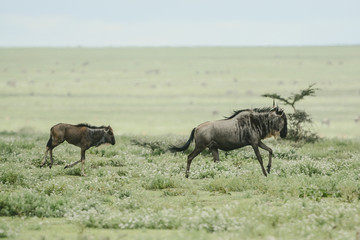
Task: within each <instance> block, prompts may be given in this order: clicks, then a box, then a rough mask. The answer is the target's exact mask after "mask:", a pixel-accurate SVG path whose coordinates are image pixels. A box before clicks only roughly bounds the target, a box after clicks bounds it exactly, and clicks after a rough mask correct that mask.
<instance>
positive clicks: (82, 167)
mask: <svg viewBox="0 0 360 240" xmlns="http://www.w3.org/2000/svg"><path fill="white" fill-rule="evenodd" d="M85 151H86V149H81V176H85V173H84V166H85Z"/></svg>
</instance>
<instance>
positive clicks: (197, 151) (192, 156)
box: [185, 146, 205, 178]
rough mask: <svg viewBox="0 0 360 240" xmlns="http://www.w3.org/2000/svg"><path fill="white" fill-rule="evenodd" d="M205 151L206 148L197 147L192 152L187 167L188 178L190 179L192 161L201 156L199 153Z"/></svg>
mask: <svg viewBox="0 0 360 240" xmlns="http://www.w3.org/2000/svg"><path fill="white" fill-rule="evenodd" d="M204 149H205V147H196V146H195V149H194V151H192V152H191V153H190V154H189V156H188V159H187V166H186V173H185V177H186V178H188V177H189V171H190V165H191V161H192V160H193V159H194V158H195V157H196V156H197V155H199V153H201V152H202V151H203V150H204Z"/></svg>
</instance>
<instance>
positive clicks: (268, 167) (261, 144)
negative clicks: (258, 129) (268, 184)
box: [259, 141, 273, 173]
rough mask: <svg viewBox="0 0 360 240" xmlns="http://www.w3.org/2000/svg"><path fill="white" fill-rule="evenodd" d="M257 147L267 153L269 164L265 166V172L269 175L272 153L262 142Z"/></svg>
mask: <svg viewBox="0 0 360 240" xmlns="http://www.w3.org/2000/svg"><path fill="white" fill-rule="evenodd" d="M259 147H261V148H262V149H264V150H266V151H268V152H269V162H268V165H267V172H268V173H270V169H271V161H272V155H273V151H272V149H271V148H269V147H268V146H266V145H265V144H264V143H263V142H261V141H260V143H259Z"/></svg>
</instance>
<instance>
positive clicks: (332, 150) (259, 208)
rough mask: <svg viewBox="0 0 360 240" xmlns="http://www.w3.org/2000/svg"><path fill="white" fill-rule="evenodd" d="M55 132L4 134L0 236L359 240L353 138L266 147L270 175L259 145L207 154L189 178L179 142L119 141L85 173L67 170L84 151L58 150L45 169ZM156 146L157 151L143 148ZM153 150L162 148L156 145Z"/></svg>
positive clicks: (0, 139) (93, 156) (90, 157)
mask: <svg viewBox="0 0 360 240" xmlns="http://www.w3.org/2000/svg"><path fill="white" fill-rule="evenodd" d="M46 137H47V135H42V134H36V133H29V132H18V133H12V132H2V133H1V134H0V153H1V159H0V189H1V194H0V215H1V216H2V217H1V218H0V229H1V230H0V234H1V236H2V237H8V238H10V239H12V238H14V239H74V238H79V239H184V238H187V239H219V238H221V239H239V238H240V239H264V238H268V239H354V238H355V236H356V234H359V232H360V228H359V226H360V215H359V211H360V205H359V200H360V184H359V168H360V161H359V156H360V150H359V148H358V141H355V140H341V141H340V140H323V141H321V142H318V143H316V144H308V145H307V144H305V145H302V147H298V146H294V145H292V144H290V143H289V142H282V141H280V142H279V141H268V144H269V145H270V146H272V147H273V149H274V152H275V156H274V160H273V161H274V162H273V171H272V174H271V175H270V176H269V177H267V178H265V177H263V176H262V174H261V170H260V167H259V164H258V163H257V161H256V159H255V157H254V154H253V152H252V150H251V148H244V149H240V150H237V151H232V152H229V153H224V152H221V154H220V157H221V160H222V161H221V162H220V163H214V162H213V161H212V160H211V157H210V154H209V153H204V154H203V155H200V156H199V157H198V158H196V160H195V161H194V163H193V164H192V169H191V175H190V178H189V179H186V178H185V177H184V172H185V166H186V165H185V162H186V161H185V156H184V155H183V154H177V155H173V154H171V153H169V152H166V151H165V149H166V148H167V146H168V145H169V144H170V143H173V142H174V141H175V142H178V141H182V140H183V139H182V138H181V137H166V136H163V137H146V138H145V139H144V137H141V136H122V137H120V136H118V137H117V139H116V140H117V145H115V146H102V147H99V148H94V149H91V150H89V152H88V154H87V162H86V168H85V172H86V173H87V176H86V177H81V176H80V166H78V167H74V168H72V169H63V167H64V165H65V164H67V163H70V162H72V161H74V159H77V158H79V151H78V150H79V149H78V148H76V147H74V146H71V145H68V144H64V145H62V146H59V147H58V148H57V149H55V151H54V154H55V166H54V167H53V168H52V169H49V168H43V169H40V168H39V165H40V160H41V157H42V153H43V150H44V142H43V139H46ZM132 140H136V141H137V142H138V143H139V142H140V143H141V141H142V142H143V143H144V142H145V143H150V144H151V146H153V148H152V149H151V148H149V147H144V146H142V145H143V144H136V145H134V144H132V143H131V142H132ZM154 146H155V147H154Z"/></svg>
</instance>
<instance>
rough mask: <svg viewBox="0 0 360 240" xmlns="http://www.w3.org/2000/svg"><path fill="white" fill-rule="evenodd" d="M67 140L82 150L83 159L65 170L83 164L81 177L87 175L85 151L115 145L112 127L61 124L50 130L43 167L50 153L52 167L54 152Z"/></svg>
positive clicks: (67, 166)
mask: <svg viewBox="0 0 360 240" xmlns="http://www.w3.org/2000/svg"><path fill="white" fill-rule="evenodd" d="M65 140H66V141H67V142H68V143H71V144H73V145H75V146H78V147H80V148H81V159H80V160H79V161H76V162H74V163H72V164H69V165H66V166H65V168H70V167H73V166H74V165H76V164H78V163H79V162H81V175H83V176H84V175H85V174H84V164H85V151H86V150H87V149H89V148H91V147H93V146H95V147H97V146H100V145H101V144H104V143H111V144H112V145H114V144H115V137H114V133H113V130H112V128H111V127H110V126H108V127H105V126H101V127H94V126H90V125H88V124H83V123H82V124H78V125H71V124H66V123H59V124H57V125H55V126H53V127H52V128H51V129H50V138H49V141H48V142H47V145H46V151H45V156H44V161H43V162H42V164H41V167H43V166H44V165H45V163H46V162H47V160H46V158H47V153H48V152H49V151H50V160H51V163H50V165H49V167H50V168H51V167H52V165H53V156H52V150H53V149H54V148H55V147H56V146H58V145H59V144H61V143H63V142H64V141H65Z"/></svg>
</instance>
